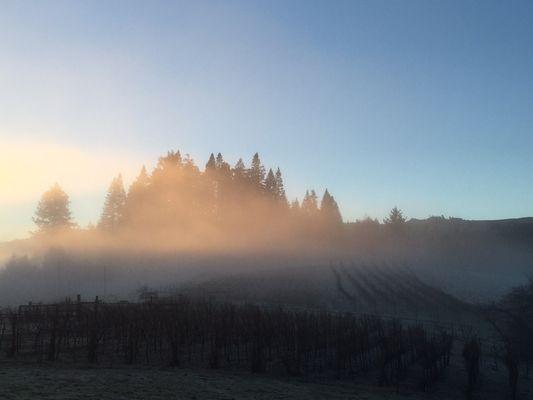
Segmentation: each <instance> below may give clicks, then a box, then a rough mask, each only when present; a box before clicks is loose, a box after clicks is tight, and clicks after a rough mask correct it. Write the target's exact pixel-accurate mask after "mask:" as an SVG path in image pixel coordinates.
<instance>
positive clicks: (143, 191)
mask: <svg viewBox="0 0 533 400" xmlns="http://www.w3.org/2000/svg"><path fill="white" fill-rule="evenodd" d="M149 189H150V177H149V176H148V173H147V172H146V167H145V166H144V165H143V166H142V168H141V171H140V172H139V175H138V176H137V178H136V179H135V180H134V181H133V183H132V184H131V185H130V187H129V189H128V194H127V196H126V202H125V205H124V210H123V218H122V221H121V222H122V223H124V224H131V223H133V222H134V221H138V220H139V219H142V216H141V215H139V213H141V212H142V210H143V209H145V208H147V207H148V202H149V200H150V197H149V196H150V193H149Z"/></svg>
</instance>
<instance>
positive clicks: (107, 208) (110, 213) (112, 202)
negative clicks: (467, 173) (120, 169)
mask: <svg viewBox="0 0 533 400" xmlns="http://www.w3.org/2000/svg"><path fill="white" fill-rule="evenodd" d="M125 204H126V192H125V191H124V183H123V182H122V175H118V176H117V177H116V178H114V179H113V181H112V182H111V185H109V189H108V191H107V195H106V198H105V203H104V209H103V210H102V215H101V216H100V221H99V222H98V228H99V229H101V230H104V231H108V232H114V231H116V229H117V228H118V226H119V224H120V222H122V218H123V216H124V206H125Z"/></svg>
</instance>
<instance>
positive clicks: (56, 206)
mask: <svg viewBox="0 0 533 400" xmlns="http://www.w3.org/2000/svg"><path fill="white" fill-rule="evenodd" d="M69 205H70V200H69V198H68V195H67V194H66V193H65V192H64V191H63V189H61V187H60V186H59V185H58V184H57V183H56V184H54V185H53V186H52V187H51V188H50V189H49V190H47V191H46V192H44V193H43V195H42V197H41V200H40V201H39V204H38V205H37V210H36V211H35V217H34V218H33V222H34V223H35V224H36V225H37V227H38V228H39V231H40V232H43V233H46V232H55V231H59V230H62V229H69V228H72V227H74V226H75V223H74V222H73V221H72V214H71V212H70V208H69Z"/></svg>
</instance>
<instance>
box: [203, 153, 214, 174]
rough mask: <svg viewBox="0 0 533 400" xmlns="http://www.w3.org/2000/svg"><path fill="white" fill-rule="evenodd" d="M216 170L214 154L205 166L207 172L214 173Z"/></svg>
mask: <svg viewBox="0 0 533 400" xmlns="http://www.w3.org/2000/svg"><path fill="white" fill-rule="evenodd" d="M215 169H216V161H215V156H214V154H213V153H211V155H210V156H209V160H208V161H207V164H205V172H208V173H210V172H212V171H214V170H215Z"/></svg>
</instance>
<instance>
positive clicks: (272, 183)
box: [265, 169, 278, 199]
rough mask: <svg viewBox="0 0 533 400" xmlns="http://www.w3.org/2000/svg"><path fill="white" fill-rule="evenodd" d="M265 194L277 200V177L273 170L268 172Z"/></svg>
mask: <svg viewBox="0 0 533 400" xmlns="http://www.w3.org/2000/svg"><path fill="white" fill-rule="evenodd" d="M265 192H266V193H267V194H268V195H269V196H270V197H272V198H273V199H276V198H277V197H278V188H277V185H276V177H275V176H274V172H272V169H269V170H268V174H267V177H266V179H265Z"/></svg>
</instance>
